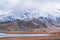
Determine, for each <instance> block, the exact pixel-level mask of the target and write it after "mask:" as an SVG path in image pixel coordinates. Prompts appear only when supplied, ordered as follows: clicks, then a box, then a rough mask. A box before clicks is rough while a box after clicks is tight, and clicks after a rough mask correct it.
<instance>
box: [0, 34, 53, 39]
mask: <svg viewBox="0 0 60 40" xmlns="http://www.w3.org/2000/svg"><path fill="white" fill-rule="evenodd" d="M50 35H53V34H4V33H0V38H5V37H24V36H50Z"/></svg>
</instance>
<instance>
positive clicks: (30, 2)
mask: <svg viewBox="0 0 60 40" xmlns="http://www.w3.org/2000/svg"><path fill="white" fill-rule="evenodd" d="M29 8H33V9H36V10H35V11H33V12H32V14H33V13H34V14H38V12H36V11H39V12H40V13H39V14H41V15H43V16H44V15H46V14H45V12H47V11H48V12H49V11H56V12H58V14H56V13H54V16H59V15H60V11H59V10H57V9H60V0H0V15H9V14H10V12H12V11H14V10H21V11H24V10H27V9H29ZM20 14H22V13H20ZM50 14H52V15H53V13H50ZM34 16H35V15H34Z"/></svg>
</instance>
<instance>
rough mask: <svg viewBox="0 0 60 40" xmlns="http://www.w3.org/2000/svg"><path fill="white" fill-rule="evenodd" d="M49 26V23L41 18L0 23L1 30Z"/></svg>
mask: <svg viewBox="0 0 60 40" xmlns="http://www.w3.org/2000/svg"><path fill="white" fill-rule="evenodd" d="M36 28H47V25H46V24H45V23H44V22H42V21H40V20H39V19H34V18H33V19H32V20H18V19H17V20H15V21H14V22H11V21H7V22H3V23H0V30H20V29H36Z"/></svg>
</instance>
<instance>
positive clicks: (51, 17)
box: [0, 0, 60, 30]
mask: <svg viewBox="0 0 60 40" xmlns="http://www.w3.org/2000/svg"><path fill="white" fill-rule="evenodd" d="M59 24H60V3H59V0H57V1H52V0H51V1H48V0H46V1H45V2H44V0H26V1H24V0H9V1H8V0H5V1H4V0H1V1H0V29H1V30H3V29H5V30H7V29H8V30H10V29H11V30H17V29H18V30H19V29H32V28H34V29H35V28H57V27H60V25H59Z"/></svg>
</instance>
